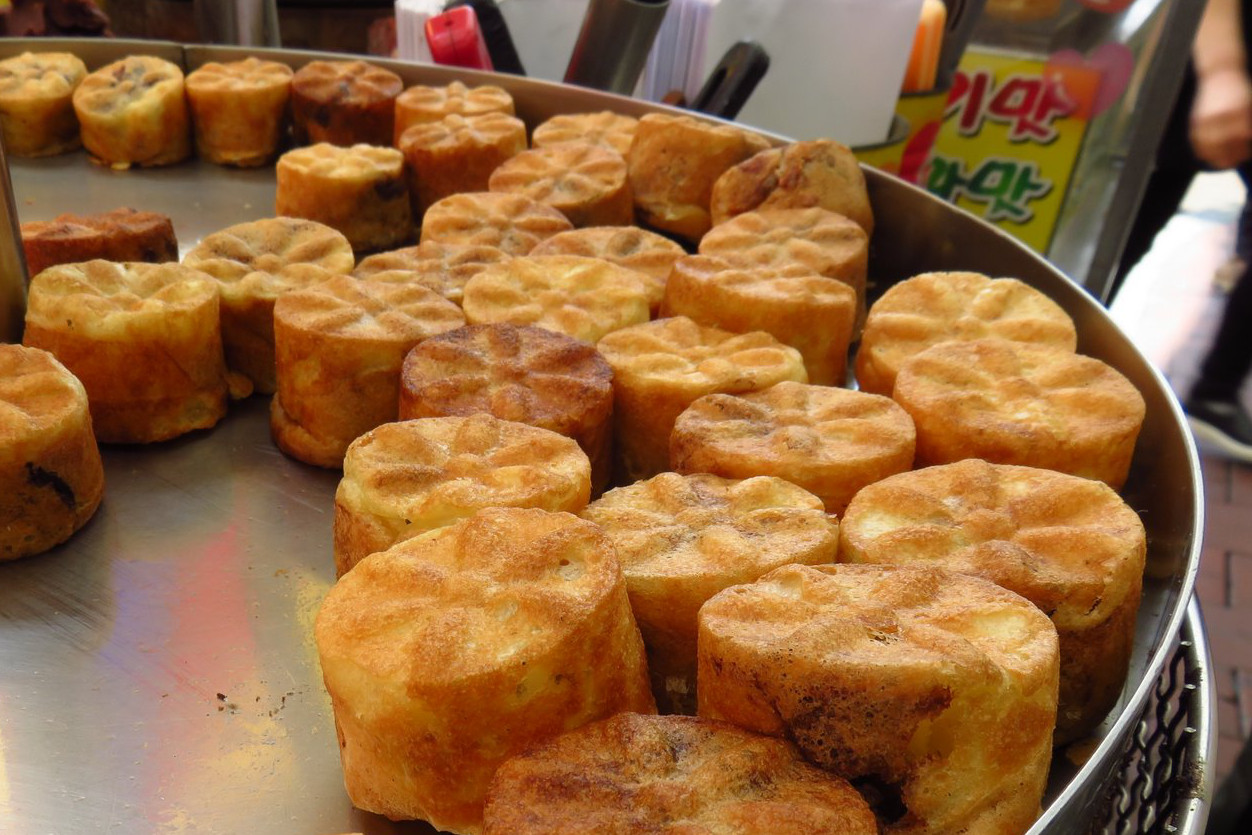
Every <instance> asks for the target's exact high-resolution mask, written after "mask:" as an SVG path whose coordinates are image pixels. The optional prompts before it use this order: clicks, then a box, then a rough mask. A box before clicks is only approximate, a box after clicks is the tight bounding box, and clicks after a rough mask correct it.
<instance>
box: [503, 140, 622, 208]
mask: <svg viewBox="0 0 1252 835" xmlns="http://www.w3.org/2000/svg"><path fill="white" fill-rule="evenodd" d="M487 187H488V189H490V190H491V191H503V192H508V193H510V194H524V195H526V196H527V197H530V198H533V199H535V200H538V201H539V202H540V203H544V204H547V205H549V206H551V207H552V208H554V209H557V210H559V211H560V212H561V214H563V215H565V216H566V217H567V218H569V221H570V223H572V224H574V226H576V227H584V226H625V225H628V224H629V223H631V221H633V220H634V217H635V204H634V200H633V199H632V198H631V196H630V184H629V183H628V182H627V181H626V160H625V159H623V158H622V155H621V154H619V153H618V152H617V151H613V150H610V149H608V148H603V147H600V146H599V145H591V144H588V143H583V142H563V143H560V144H558V145H546V146H543V147H539V148H534V149H532V150H529V151H522V152H521V153H519V154H517V155H516V156H514V157H512V158H511V159H508V160H506V161H505V162H504V163H502V164H501V165H500V167H499V168H497V169H496V170H495V171H493V172H492V173H491V178H490V179H489V180H488V183H487Z"/></svg>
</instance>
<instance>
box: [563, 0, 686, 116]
mask: <svg viewBox="0 0 1252 835" xmlns="http://www.w3.org/2000/svg"><path fill="white" fill-rule="evenodd" d="M668 10H669V0H591V2H590V3H588V4H587V14H586V16H585V17H584V18H583V26H582V29H581V30H579V32H578V40H577V41H576V42H575V43H574V52H573V54H572V55H571V56H570V60H569V66H568V67H567V68H566V70H565V83H567V84H577V85H579V86H580V87H594V88H596V89H597V90H608V91H609V92H610V93H620V94H621V95H623V96H629V95H631V94H632V93H634V92H635V84H636V83H637V82H638V81H639V74H640V73H641V72H643V65H644V64H645V63H646V62H647V60H648V53H649V52H651V51H652V43H653V42H654V41H655V40H656V32H657V30H658V29H660V28H661V21H662V20H664V19H665V13H666V12H667V11H668Z"/></svg>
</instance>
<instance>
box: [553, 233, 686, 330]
mask: <svg viewBox="0 0 1252 835" xmlns="http://www.w3.org/2000/svg"><path fill="white" fill-rule="evenodd" d="M530 254H531V255H582V256H584V257H586V258H603V259H604V260H605V261H612V262H613V263H614V264H617V265H618V266H619V267H625V268H627V269H629V270H634V271H635V272H636V273H639V275H640V276H641V277H642V278H643V281H644V285H645V286H646V288H647V291H648V308H649V309H650V310H651V311H652V315H653V317H654V318H655V316H656V313H657V310H659V309H660V307H661V299H663V298H664V297H665V282H666V281H667V280H668V279H669V273H670V269H672V268H673V266H674V262H675V261H677V260H678V259H679V258H681V257H683V256H684V255H686V254H687V253H686V250H684V249H683V248H682V247H681V246H679V245H678V244H677V243H676V242H674V241H671V240H670V239H669V238H666V237H664V236H662V235H658V234H657V233H655V232H649V231H648V230H647V229H640V228H639V227H638V226H589V227H586V228H584V229H574V230H571V231H569V232H560V233H558V234H556V235H553V236H552V237H551V238H548V239H547V240H545V241H541V242H540V243H539V244H538V245H537V246H536V247H535V248H534V249H532V250H531V251H530Z"/></svg>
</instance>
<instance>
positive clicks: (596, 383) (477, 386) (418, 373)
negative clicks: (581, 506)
mask: <svg viewBox="0 0 1252 835" xmlns="http://www.w3.org/2000/svg"><path fill="white" fill-rule="evenodd" d="M478 413H486V414H491V415H494V416H496V417H498V418H500V419H501V420H513V421H518V422H519V423H527V424H530V425H531V426H538V427H541V428H543V429H550V430H552V431H553V432H556V433H558V434H561V435H565V436H566V437H568V438H573V439H574V440H575V441H576V442H577V443H578V445H579V446H580V447H581V448H582V450H583V452H584V453H586V455H587V457H588V458H589V459H590V461H591V494H592V495H593V496H598V495H600V493H602V492H604V488H605V487H606V486H607V485H608V481H609V474H610V472H611V471H612V465H613V423H612V416H613V371H612V369H610V368H609V364H608V363H607V362H605V360H604V357H602V356H600V354H599V352H598V351H596V349H595V348H593V347H592V346H591V345H588V344H587V343H586V342H583V341H581V340H577V339H574V338H573V337H569V336H565V335H564V334H560V333H556V332H555V331H550V330H547V329H546V328H536V327H530V326H522V327H519V326H516V325H508V324H497V325H469V326H467V327H464V328H457V329H456V330H453V331H448V332H447V333H443V334H439V335H438V336H432V337H431V338H430V339H427V340H426V341H424V342H422V343H421V344H420V345H418V346H417V347H416V348H414V349H413V350H412V351H409V355H408V356H407V357H405V358H404V367H403V368H402V369H401V376H400V419H401V420H407V419H410V418H423V417H443V416H451V415H472V414H478Z"/></svg>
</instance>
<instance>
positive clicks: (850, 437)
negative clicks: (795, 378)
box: [670, 382, 916, 513]
mask: <svg viewBox="0 0 1252 835" xmlns="http://www.w3.org/2000/svg"><path fill="white" fill-rule="evenodd" d="M915 443H916V435H915V432H914V429H913V421H912V419H910V418H909V415H908V413H907V412H905V411H904V410H903V409H901V408H900V407H899V406H898V405H896V403H895V402H893V401H892V400H891V398H889V397H882V396H881V395H877V394H867V393H865V392H860V391H849V390H848V389H838V388H831V387H829V386H814V385H805V384H803V383H794V382H782V383H779V384H778V385H775V386H771V387H770V388H768V389H765V390H763V391H755V392H743V393H741V394H710V395H706V396H704V397H701V398H699V399H698V400H696V401H694V402H693V403H692V404H691V405H690V406H689V407H688V408H687V409H686V410H685V411H683V413H682V414H680V415H679V416H678V418H677V420H676V421H675V423H674V431H673V433H672V434H671V435H670V466H671V467H672V468H673V469H674V470H675V471H677V472H680V473H717V474H718V475H722V476H726V477H728V478H748V477H749V476H754V475H771V476H777V477H778V478H784V479H786V480H788V481H791V482H794V483H795V484H798V485H800V486H801V487H803V488H804V489H806V490H808V491H809V492H811V493H813V494H814V495H816V496H819V497H821V499H822V501H823V502H824V503H825V505H826V510H827V512H829V513H843V510H844V508H845V507H847V505H848V502H849V501H851V500H852V497H853V496H854V495H856V493H857V491H858V490H860V489H861V488H862V487H865V486H866V485H867V484H873V483H874V482H875V481H879V480H880V479H883V478H886V477H887V476H890V475H895V474H896V473H901V472H904V471H905V470H908V469H910V468H911V467H912V466H913V454H914V446H915Z"/></svg>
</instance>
